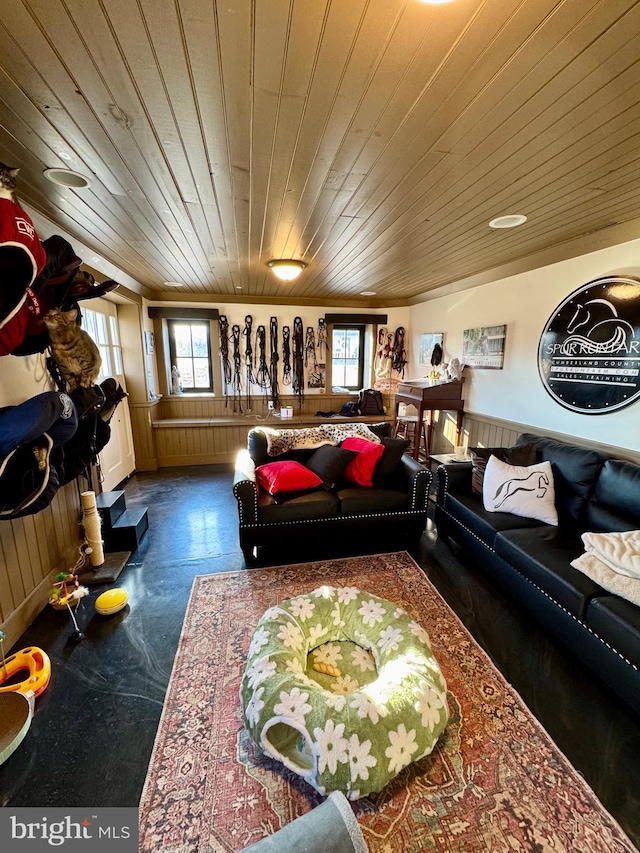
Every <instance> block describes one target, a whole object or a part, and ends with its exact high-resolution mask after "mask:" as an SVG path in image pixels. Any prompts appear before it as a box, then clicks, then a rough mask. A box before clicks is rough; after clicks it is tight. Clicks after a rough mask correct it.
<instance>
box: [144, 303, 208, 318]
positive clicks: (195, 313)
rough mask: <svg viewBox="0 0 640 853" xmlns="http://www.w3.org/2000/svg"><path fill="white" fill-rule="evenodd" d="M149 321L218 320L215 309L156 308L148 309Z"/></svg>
mask: <svg viewBox="0 0 640 853" xmlns="http://www.w3.org/2000/svg"><path fill="white" fill-rule="evenodd" d="M147 310H148V311H149V317H150V319H151V320H219V319H220V312H219V311H218V309H217V308H158V307H153V306H150V307H149V308H148V309H147Z"/></svg>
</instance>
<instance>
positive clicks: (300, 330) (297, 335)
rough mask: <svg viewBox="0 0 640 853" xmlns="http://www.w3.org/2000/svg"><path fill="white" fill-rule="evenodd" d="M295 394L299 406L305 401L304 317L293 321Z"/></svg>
mask: <svg viewBox="0 0 640 853" xmlns="http://www.w3.org/2000/svg"><path fill="white" fill-rule="evenodd" d="M293 393H294V394H295V395H296V397H297V398H298V406H299V407H300V408H301V407H302V402H303V400H304V326H303V324H302V317H295V318H294V320H293Z"/></svg>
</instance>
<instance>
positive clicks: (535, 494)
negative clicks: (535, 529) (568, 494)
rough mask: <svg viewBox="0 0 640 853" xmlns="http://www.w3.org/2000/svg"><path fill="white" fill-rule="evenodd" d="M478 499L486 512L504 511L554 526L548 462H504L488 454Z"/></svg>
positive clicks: (554, 516)
mask: <svg viewBox="0 0 640 853" xmlns="http://www.w3.org/2000/svg"><path fill="white" fill-rule="evenodd" d="M482 502H483V506H484V508H485V509H486V510H487V511H488V512H508V513H510V514H511V515H518V516H520V517H522V518H535V519H537V520H538V521H544V522H546V523H547V524H552V525H554V526H557V524H558V513H557V512H556V507H555V491H554V488H553V472H552V471H551V463H550V462H540V463H538V464H537V465H529V466H528V467H526V466H524V465H508V464H507V463H506V462H501V461H500V459H498V458H497V457H496V456H490V457H489V460H488V461H487V467H486V470H485V475H484V481H483V484H482Z"/></svg>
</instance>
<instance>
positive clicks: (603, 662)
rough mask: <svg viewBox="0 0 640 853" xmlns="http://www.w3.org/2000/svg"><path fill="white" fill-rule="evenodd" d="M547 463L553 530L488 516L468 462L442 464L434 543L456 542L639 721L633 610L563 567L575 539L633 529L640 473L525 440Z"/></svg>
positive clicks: (565, 447)
mask: <svg viewBox="0 0 640 853" xmlns="http://www.w3.org/2000/svg"><path fill="white" fill-rule="evenodd" d="M529 442H535V445H536V458H537V461H540V462H542V461H549V462H550V463H551V467H552V471H553V476H554V483H555V491H556V498H555V502H556V508H557V510H558V517H559V524H558V526H557V527H554V526H550V525H548V524H545V523H542V522H540V521H533V520H531V519H527V518H521V517H519V516H516V515H510V514H508V513H501V512H493V513H491V512H487V511H485V510H484V508H483V504H482V496H480V495H477V494H474V493H473V492H472V489H471V474H472V470H471V464H465V465H457V466H452V465H447V466H443V465H441V466H440V467H439V468H438V493H437V503H436V510H435V519H436V524H437V528H438V535H439V536H441V537H443V538H444V539H445V541H446V540H452V541H453V542H455V543H457V545H458V546H460V547H461V548H462V550H463V551H464V552H466V553H467V554H468V555H469V556H470V557H472V563H473V565H474V566H475V567H477V570H478V571H480V572H485V573H486V574H487V575H490V576H491V577H492V578H493V579H494V580H496V581H497V582H498V583H499V584H500V585H501V586H502V587H503V588H504V590H505V591H506V592H507V593H508V594H509V595H510V596H511V597H512V598H514V599H516V600H517V601H518V602H520V603H521V604H522V605H524V606H525V607H526V608H527V609H528V610H529V611H530V612H531V613H532V614H533V615H534V616H535V617H536V618H537V619H538V620H539V622H540V623H541V624H542V625H544V627H545V628H546V629H547V630H548V631H550V632H551V633H552V634H553V635H555V636H556V637H557V638H559V639H560V640H561V641H562V642H563V643H564V644H565V645H566V646H567V647H568V648H569V649H571V650H572V652H573V653H574V654H575V655H576V656H577V657H578V658H579V659H580V660H581V661H582V662H583V663H584V664H586V665H587V666H588V667H589V668H590V669H591V670H592V671H593V672H594V673H595V674H596V675H597V676H598V677H599V678H600V679H602V680H603V681H604V682H606V683H607V684H608V685H609V686H610V687H611V688H613V690H615V691H616V693H617V694H618V695H619V696H620V697H621V698H623V699H624V700H625V701H626V702H627V703H628V704H629V705H630V706H631V707H632V708H634V710H635V711H636V712H638V713H640V608H639V607H637V606H636V605H635V604H632V603H631V602H629V601H627V600H625V599H623V598H620V597H619V596H617V595H612V594H610V593H608V592H607V591H605V590H604V589H602V588H601V587H600V586H598V585H597V584H596V583H594V582H593V581H592V580H591V579H590V578H588V577H587V576H586V575H584V574H583V573H582V572H580V571H578V570H577V569H574V568H573V567H572V566H571V565H570V563H571V561H572V560H574V559H575V558H577V557H578V556H580V554H582V553H583V552H584V550H585V549H584V546H583V543H582V540H581V539H580V534H581V533H583V532H585V531H594V532H598V533H600V532H613V531H626V530H638V529H640V465H635V464H633V463H631V462H626V461H622V460H620V459H615V458H611V457H607V456H605V455H604V454H602V453H600V452H597V451H595V450H589V449H585V448H582V447H579V446H577V445H572V444H565V443H563V442H559V441H554V440H551V439H547V438H544V437H542V436H539V435H534V434H530V433H525V434H523V435H521V436H520V437H519V439H518V442H517V444H519V445H520V444H525V443H529Z"/></svg>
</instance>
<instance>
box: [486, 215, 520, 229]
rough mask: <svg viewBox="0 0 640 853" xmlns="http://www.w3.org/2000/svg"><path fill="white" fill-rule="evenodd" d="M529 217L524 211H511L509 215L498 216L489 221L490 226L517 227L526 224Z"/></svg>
mask: <svg viewBox="0 0 640 853" xmlns="http://www.w3.org/2000/svg"><path fill="white" fill-rule="evenodd" d="M526 221H527V217H526V216H523V214H522V213H510V214H508V215H507V216H498V217H497V219H492V220H491V222H490V223H489V228H517V227H518V225H524V223H525V222H526Z"/></svg>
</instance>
